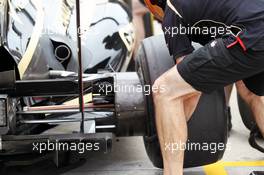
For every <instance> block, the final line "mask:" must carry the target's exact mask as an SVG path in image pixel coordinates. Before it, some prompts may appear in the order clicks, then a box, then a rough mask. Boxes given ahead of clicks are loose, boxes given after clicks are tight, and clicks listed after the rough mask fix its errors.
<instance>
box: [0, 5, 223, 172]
mask: <svg viewBox="0 0 264 175" xmlns="http://www.w3.org/2000/svg"><path fill="white" fill-rule="evenodd" d="M75 2H76V1H74V0H60V1H53V0H45V1H40V0H10V1H7V0H0V9H1V10H0V32H1V33H0V34H1V37H0V41H1V47H0V55H1V56H0V57H1V64H0V77H1V78H0V94H1V95H0V136H1V137H0V160H2V161H12V160H14V159H15V161H16V162H19V161H22V162H23V161H31V160H35V159H36V158H39V157H44V156H52V157H53V158H54V160H55V163H56V164H57V165H58V166H60V165H63V164H67V162H68V161H71V160H72V159H73V158H72V155H73V151H72V150H74V149H71V148H72V147H76V145H80V143H85V144H88V147H87V145H86V151H88V152H98V151H103V152H106V153H107V152H108V151H109V150H110V149H111V145H112V144H111V143H112V140H113V139H114V137H128V136H143V138H144V143H145V147H146V151H147V153H148V156H149V158H150V160H151V161H152V162H153V165H155V166H156V167H159V168H162V158H161V153H160V147H159V142H158V138H157V134H156V129H155V117H154V116H155V115H154V105H153V100H152V95H151V93H152V84H153V82H154V81H155V79H156V78H158V76H160V75H161V74H162V73H164V72H165V71H167V70H168V69H169V68H171V67H172V66H173V65H175V62H174V59H173V58H172V57H171V56H170V55H169V53H168V49H167V47H166V44H165V40H164V37H163V36H155V37H150V38H148V39H146V40H144V41H143V42H142V44H141V47H140V49H139V51H138V54H137V56H136V58H135V60H136V63H135V65H136V66H135V67H136V68H135V71H134V72H127V70H128V69H129V65H130V63H131V58H132V52H133V44H134V38H135V36H134V29H133V25H132V23H131V20H132V19H131V13H130V12H129V6H127V5H126V3H125V2H123V1H108V0H98V1H83V2H82V4H79V5H78V4H77V5H76V7H78V6H79V7H80V8H79V10H78V8H75ZM77 2H78V1H77ZM76 9H77V10H76ZM78 23H79V25H76V24H78ZM76 26H81V27H76ZM77 34H78V35H79V36H78V35H77ZM80 39H81V40H80ZM80 43H81V45H78V44H80ZM80 46H81V47H80ZM77 48H79V49H77ZM80 49H81V52H80ZM78 53H81V54H78ZM78 58H81V59H78ZM80 63H82V64H80ZM80 70H83V71H81V73H80ZM80 87H81V88H80ZM193 115H194V116H193V117H192V119H191V121H190V122H189V124H188V125H189V127H188V130H189V131H188V133H189V139H188V149H186V153H185V164H184V166H185V167H195V166H202V165H206V164H211V163H214V162H216V161H218V160H220V159H221V158H222V156H223V153H224V151H225V148H226V142H227V135H228V134H227V132H228V131H227V122H228V121H227V107H226V104H225V95H224V90H223V89H220V90H218V91H215V92H213V93H212V94H204V95H202V98H201V100H200V102H199V104H198V107H197V109H196V111H195V113H194V114H193ZM47 145H48V146H47ZM50 145H51V146H50ZM61 146H62V147H63V148H61ZM174 146H175V145H169V148H170V149H171V150H172V151H173V149H176V148H174ZM75 153H76V154H78V153H79V152H78V151H76V152H74V154H75Z"/></svg>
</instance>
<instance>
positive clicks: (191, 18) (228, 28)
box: [163, 0, 264, 58]
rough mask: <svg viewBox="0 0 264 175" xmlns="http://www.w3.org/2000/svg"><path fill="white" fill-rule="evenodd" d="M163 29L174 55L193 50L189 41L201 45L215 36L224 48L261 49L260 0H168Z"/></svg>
mask: <svg viewBox="0 0 264 175" xmlns="http://www.w3.org/2000/svg"><path fill="white" fill-rule="evenodd" d="M163 30H164V33H165V39H166V42H167V45H168V48H169V51H170V53H171V55H173V56H175V57H176V58H179V57H181V56H184V55H186V54H189V53H191V52H192V51H193V50H194V49H193V47H192V44H191V42H192V41H194V42H198V43H200V44H203V45H204V44H206V43H208V42H209V41H210V40H213V39H215V38H219V37H222V38H224V42H225V44H226V46H227V47H232V46H233V45H236V44H240V46H241V47H242V48H243V49H244V50H245V51H246V50H247V49H252V50H256V51H258V50H262V51H264V0H170V1H168V3H167V7H166V10H165V16H164V19H163ZM215 31H216V32H215Z"/></svg>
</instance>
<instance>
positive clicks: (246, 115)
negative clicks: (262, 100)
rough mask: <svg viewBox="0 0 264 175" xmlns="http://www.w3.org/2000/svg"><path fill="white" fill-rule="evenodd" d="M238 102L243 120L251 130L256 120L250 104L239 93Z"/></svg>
mask: <svg viewBox="0 0 264 175" xmlns="http://www.w3.org/2000/svg"><path fill="white" fill-rule="evenodd" d="M237 103H238V108H239V112H240V115H241V118H242V121H243V123H244V125H245V126H246V128H247V129H248V130H251V129H252V128H253V127H254V126H255V125H256V122H255V121H254V117H253V113H252V111H251V109H250V107H249V106H248V104H247V103H246V102H245V101H244V100H243V99H242V98H241V96H240V95H239V94H237Z"/></svg>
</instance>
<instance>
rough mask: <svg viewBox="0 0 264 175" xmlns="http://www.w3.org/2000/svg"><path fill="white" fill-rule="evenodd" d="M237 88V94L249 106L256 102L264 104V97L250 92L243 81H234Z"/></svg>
mask: <svg viewBox="0 0 264 175" xmlns="http://www.w3.org/2000/svg"><path fill="white" fill-rule="evenodd" d="M236 86H237V90H238V93H239V95H240V96H241V97H242V99H243V100H245V101H246V102H247V103H248V104H249V105H250V106H252V105H255V104H256V103H257V104H258V103H260V104H264V97H263V96H258V95H256V94H254V93H253V92H251V91H250V90H249V89H248V88H247V87H246V85H245V84H244V82H243V81H239V82H237V83H236Z"/></svg>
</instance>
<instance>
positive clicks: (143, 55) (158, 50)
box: [136, 36, 228, 168]
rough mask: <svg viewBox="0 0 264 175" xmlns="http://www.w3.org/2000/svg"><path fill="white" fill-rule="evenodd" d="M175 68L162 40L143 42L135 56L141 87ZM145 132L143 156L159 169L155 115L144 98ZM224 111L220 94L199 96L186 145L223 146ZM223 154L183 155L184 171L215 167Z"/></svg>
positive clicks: (152, 105)
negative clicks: (213, 164) (215, 144)
mask: <svg viewBox="0 0 264 175" xmlns="http://www.w3.org/2000/svg"><path fill="white" fill-rule="evenodd" d="M174 65H175V61H174V60H173V58H172V57H171V56H170V55H169V53H168V49H167V47H166V44H165V40H164V37H163V36H154V37H150V38H148V39H145V40H144V41H143V42H142V45H141V47H140V49H139V51H138V54H137V56H136V70H137V72H138V75H139V77H140V79H141V82H142V84H144V85H152V84H153V83H154V81H155V80H156V79H157V78H158V77H159V76H160V75H162V74H163V73H164V72H166V71H167V70H168V69H170V68H172V67H173V66H174ZM145 105H146V106H145V108H146V109H147V110H146V123H147V131H146V135H145V136H144V137H143V139H144V144H145V149H146V152H147V155H148V157H149V159H150V160H151V162H152V163H153V165H154V166H155V167H157V168H163V161H162V156H161V151H160V145H159V141H158V138H157V134H156V127H155V117H154V116H155V112H154V103H153V99H152V95H150V96H145ZM227 133H228V131H227V107H226V103H225V95H224V90H223V89H222V90H219V91H216V92H213V93H212V94H203V95H202V97H201V100H200V102H199V104H198V107H197V109H196V111H195V112H194V114H193V117H192V119H191V120H190V121H189V122H188V134H189V141H190V143H200V144H201V143H204V142H208V143H223V144H226V142H227ZM223 153H224V150H221V151H217V152H216V153H215V154H212V153H211V152H209V151H189V150H188V151H186V152H185V160H184V167H185V168H189V167H196V166H203V165H207V164H211V163H215V162H217V161H218V160H220V159H221V158H222V156H223Z"/></svg>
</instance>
